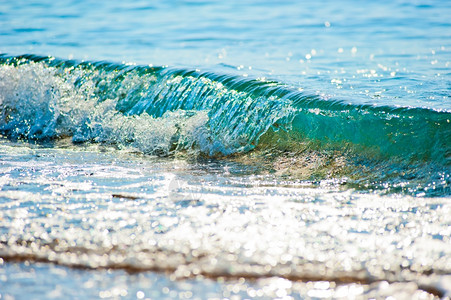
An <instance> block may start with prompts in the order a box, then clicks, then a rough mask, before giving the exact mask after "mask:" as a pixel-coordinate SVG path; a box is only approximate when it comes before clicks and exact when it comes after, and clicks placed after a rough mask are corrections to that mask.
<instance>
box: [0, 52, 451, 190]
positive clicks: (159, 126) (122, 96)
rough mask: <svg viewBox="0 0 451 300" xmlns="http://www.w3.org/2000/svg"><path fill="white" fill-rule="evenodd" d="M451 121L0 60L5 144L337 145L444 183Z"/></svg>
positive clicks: (257, 86) (443, 116)
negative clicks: (416, 168) (430, 169)
mask: <svg viewBox="0 0 451 300" xmlns="http://www.w3.org/2000/svg"><path fill="white" fill-rule="evenodd" d="M450 122H451V113H450V112H448V111H437V110H431V109H426V108H408V107H388V106H370V105H355V104H349V103H345V102H343V101H339V100H325V99H322V98H320V97H318V96H316V95H308V94H305V93H303V92H300V91H299V90H298V89H296V88H295V87H291V86H289V85H286V84H283V83H280V82H276V81H269V80H266V79H248V78H245V77H241V76H235V75H227V74H216V73H214V72H201V71H199V70H187V69H176V68H169V67H165V66H161V67H153V66H136V65H128V64H114V63H108V62H83V61H74V60H61V59H56V58H54V57H42V56H35V55H23V56H14V57H10V56H5V55H3V56H0V132H1V133H2V134H3V135H6V136H8V137H10V138H20V139H27V140H38V141H43V140H54V139H59V138H64V137H70V138H71V139H72V141H73V142H76V143H83V142H98V143H106V144H114V145H117V146H118V147H132V148H134V149H137V150H138V151H140V152H143V153H148V154H157V155H170V154H173V153H177V152H181V151H185V152H186V151H188V152H196V153H202V154H204V155H207V156H210V157H211V156H224V155H231V154H236V153H238V154H239V153H247V152H249V151H251V150H254V149H255V148H257V150H258V149H260V150H264V151H267V150H269V151H272V150H277V151H279V152H280V151H282V152H286V151H290V152H295V153H296V152H297V153H299V152H303V151H304V149H305V148H306V147H308V148H309V149H312V148H315V149H317V150H318V149H319V151H320V152H321V151H324V150H325V149H326V150H327V149H329V150H330V149H332V150H337V149H339V150H340V151H341V152H342V153H343V152H349V151H351V152H352V153H357V154H358V155H359V156H366V157H368V156H371V157H372V159H373V161H374V160H378V161H385V162H387V161H390V162H391V161H403V163H404V165H405V166H409V165H414V164H415V165H418V164H429V165H430V164H433V165H434V166H436V167H437V168H438V169H440V170H441V172H442V173H443V172H444V174H445V175H443V174H442V175H440V176H441V177H442V181H443V180H445V182H446V183H445V185H446V186H448V183H449V182H448V181H449V180H450V173H451V172H450V171H449V166H450V164H451V123H450ZM306 145H307V146H306ZM346 155H347V154H346ZM376 168H377V167H376ZM443 170H444V171H443ZM436 173H437V172H436ZM440 176H439V177H440ZM443 178H445V179H443ZM448 189H449V187H448Z"/></svg>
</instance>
